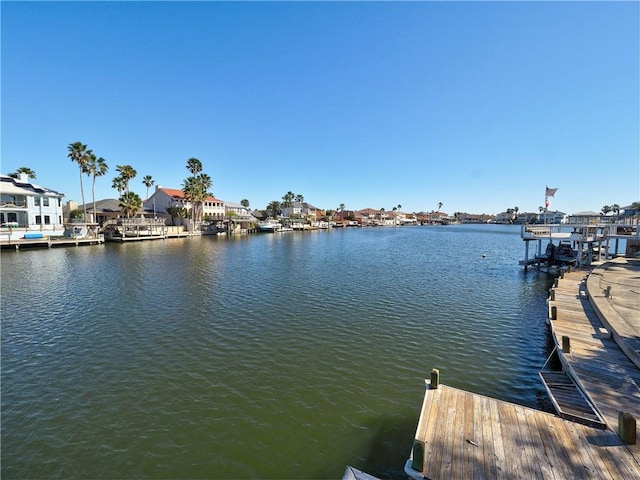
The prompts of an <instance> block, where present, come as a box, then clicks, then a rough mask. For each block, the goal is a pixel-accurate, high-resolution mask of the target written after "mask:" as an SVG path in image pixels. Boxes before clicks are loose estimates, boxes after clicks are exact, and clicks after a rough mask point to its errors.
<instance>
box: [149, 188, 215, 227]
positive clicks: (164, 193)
mask: <svg viewBox="0 0 640 480" xmlns="http://www.w3.org/2000/svg"><path fill="white" fill-rule="evenodd" d="M143 207H144V210H145V211H147V212H151V213H152V214H154V215H156V216H158V217H164V218H165V219H168V223H171V216H170V215H169V213H167V209H169V208H172V207H178V208H184V209H186V210H187V211H189V210H191V209H192V208H193V206H192V205H191V202H189V201H188V200H187V199H186V198H185V195H184V192H183V191H182V190H178V189H175V188H164V187H162V186H161V185H156V190H155V192H153V195H151V196H150V197H149V198H147V199H146V200H145V201H144V202H143ZM224 217H225V202H224V201H222V200H220V199H218V198H215V197H212V196H209V197H207V198H206V200H205V201H204V205H203V211H202V218H203V219H205V220H209V221H222V220H224Z"/></svg>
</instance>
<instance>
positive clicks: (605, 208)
mask: <svg viewBox="0 0 640 480" xmlns="http://www.w3.org/2000/svg"><path fill="white" fill-rule="evenodd" d="M601 211H602V213H603V214H604V215H609V213H610V212H611V207H610V206H609V205H605V206H604V207H602V210H601Z"/></svg>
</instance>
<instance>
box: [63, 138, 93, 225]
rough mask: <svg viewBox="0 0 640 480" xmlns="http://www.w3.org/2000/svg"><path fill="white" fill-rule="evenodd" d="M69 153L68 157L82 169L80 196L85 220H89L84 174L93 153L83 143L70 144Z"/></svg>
mask: <svg viewBox="0 0 640 480" xmlns="http://www.w3.org/2000/svg"><path fill="white" fill-rule="evenodd" d="M67 150H68V151H69V153H68V154H67V157H69V158H70V159H71V161H72V162H75V163H77V164H78V167H80V195H81V196H82V206H83V207H84V212H83V213H84V218H85V220H86V218H87V204H86V203H85V201H84V185H83V181H82V174H83V173H84V172H85V169H86V167H87V163H89V160H90V158H91V154H92V153H93V152H92V151H91V150H87V146H86V145H85V144H83V143H82V142H75V143H70V144H69V145H68V147H67Z"/></svg>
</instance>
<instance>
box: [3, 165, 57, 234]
mask: <svg viewBox="0 0 640 480" xmlns="http://www.w3.org/2000/svg"><path fill="white" fill-rule="evenodd" d="M64 196H65V195H64V193H60V192H56V191H55V190H51V189H49V188H45V187H41V186H39V185H36V184H35V183H32V182H30V181H29V178H28V176H27V175H26V174H24V173H21V174H19V175H18V178H13V177H10V176H8V175H0V226H2V227H3V229H4V228H11V229H14V228H20V229H25V230H37V231H46V232H49V234H53V235H55V234H58V233H59V234H61V233H62V232H63V231H64V225H63V222H64V218H63V212H62V199H63V198H64Z"/></svg>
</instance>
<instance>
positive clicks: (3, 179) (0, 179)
mask: <svg viewBox="0 0 640 480" xmlns="http://www.w3.org/2000/svg"><path fill="white" fill-rule="evenodd" d="M0 191H2V193H4V194H9V195H43V196H47V197H64V196H65V194H64V193H60V192H56V191H55V190H51V189H50V188H45V187H41V186H40V185H36V184H35V183H31V182H28V181H22V180H21V179H19V178H13V177H10V176H8V175H0Z"/></svg>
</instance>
